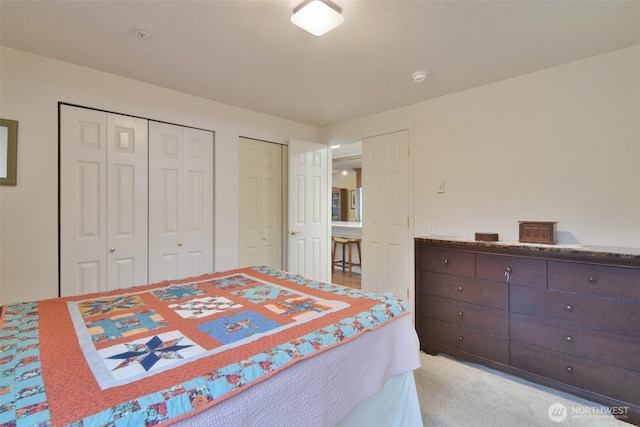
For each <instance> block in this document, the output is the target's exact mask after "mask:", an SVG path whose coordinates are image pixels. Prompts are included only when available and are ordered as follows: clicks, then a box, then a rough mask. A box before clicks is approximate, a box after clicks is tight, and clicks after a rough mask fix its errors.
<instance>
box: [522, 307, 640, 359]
mask: <svg viewBox="0 0 640 427" xmlns="http://www.w3.org/2000/svg"><path fill="white" fill-rule="evenodd" d="M510 323H511V339H512V340H516V341H520V342H524V343H527V344H532V345H535V346H538V347H544V348H547V349H549V350H555V351H560V352H562V353H568V354H572V355H574V356H579V357H582V358H584V359H590V360H595V361H599V362H604V363H608V364H610V365H614V366H619V367H621V368H626V369H632V370H635V371H640V338H634V337H628V336H624V335H619V334H614V333H609V332H604V331H599V330H596V329H591V328H584V327H580V326H576V325H574V324H571V323H565V322H558V321H554V320H545V319H537V318H535V317H529V316H523V315H520V314H514V313H512V314H511V322H510Z"/></svg>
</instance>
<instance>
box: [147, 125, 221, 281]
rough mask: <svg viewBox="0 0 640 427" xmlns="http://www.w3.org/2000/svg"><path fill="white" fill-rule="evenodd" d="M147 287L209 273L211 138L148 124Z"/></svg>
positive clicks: (200, 132) (188, 130) (209, 134)
mask: <svg viewBox="0 0 640 427" xmlns="http://www.w3.org/2000/svg"><path fill="white" fill-rule="evenodd" d="M149 186H150V188H151V191H150V192H149V281H150V282H158V281H161V280H170V279H179V278H185V277H192V276H196V275H199V274H204V273H209V272H212V271H213V132H210V131H204V130H199V129H193V128H186V127H182V126H176V125H171V124H167V123H159V122H153V121H150V122H149Z"/></svg>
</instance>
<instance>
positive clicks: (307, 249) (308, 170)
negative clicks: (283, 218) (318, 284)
mask: <svg viewBox="0 0 640 427" xmlns="http://www.w3.org/2000/svg"><path fill="white" fill-rule="evenodd" d="M288 170H289V192H288V196H289V203H288V204H289V210H288V224H289V227H288V239H289V241H288V250H287V254H288V256H287V270H289V271H290V272H292V273H297V274H301V275H303V276H305V277H307V278H309V279H314V280H320V281H331V265H330V262H331V261H330V249H331V248H330V246H331V245H330V236H331V231H330V227H331V224H330V222H329V219H330V218H331V210H330V197H331V188H330V180H329V177H330V175H329V174H330V173H331V158H330V156H329V149H328V147H327V146H326V145H323V144H316V143H312V142H306V141H298V140H291V141H289V169H288Z"/></svg>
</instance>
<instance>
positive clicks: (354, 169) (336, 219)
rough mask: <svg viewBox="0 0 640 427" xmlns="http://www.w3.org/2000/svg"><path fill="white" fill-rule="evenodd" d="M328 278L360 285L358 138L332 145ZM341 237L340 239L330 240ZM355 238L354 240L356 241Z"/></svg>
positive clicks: (360, 158)
mask: <svg viewBox="0 0 640 427" xmlns="http://www.w3.org/2000/svg"><path fill="white" fill-rule="evenodd" d="M331 157H332V174H331V186H332V192H331V236H332V253H331V258H332V263H333V266H332V275H331V278H332V282H333V283H335V284H339V285H343V286H348V287H352V288H356V289H360V288H361V282H360V280H361V279H360V278H361V274H362V268H363V267H362V266H363V265H364V263H363V261H362V260H361V259H360V257H361V255H362V254H361V252H360V240H361V238H362V204H361V200H362V198H361V196H362V191H363V190H362V173H361V172H362V142H354V143H349V144H346V145H342V146H340V147H332V149H331ZM338 237H339V238H342V241H341V242H338V240H334V239H335V238H338ZM356 242H357V243H356Z"/></svg>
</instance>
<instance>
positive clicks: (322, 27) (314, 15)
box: [291, 0, 344, 36]
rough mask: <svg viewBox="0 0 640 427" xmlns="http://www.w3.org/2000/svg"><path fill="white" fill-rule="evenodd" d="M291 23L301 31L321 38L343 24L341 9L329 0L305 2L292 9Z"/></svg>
mask: <svg viewBox="0 0 640 427" xmlns="http://www.w3.org/2000/svg"><path fill="white" fill-rule="evenodd" d="M291 22H292V23H293V25H296V26H298V27H300V28H302V29H303V30H305V31H307V32H309V33H311V34H313V35H314V36H321V35H323V34H325V33H327V32H329V31H331V30H333V29H334V28H336V27H337V26H338V25H340V24H342V23H343V22H344V16H342V9H341V8H340V7H339V6H337V5H336V4H334V3H332V2H331V1H329V0H305V1H303V2H302V3H300V4H299V5H298V6H296V8H295V9H293V15H291Z"/></svg>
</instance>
